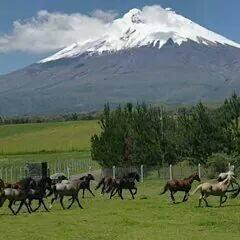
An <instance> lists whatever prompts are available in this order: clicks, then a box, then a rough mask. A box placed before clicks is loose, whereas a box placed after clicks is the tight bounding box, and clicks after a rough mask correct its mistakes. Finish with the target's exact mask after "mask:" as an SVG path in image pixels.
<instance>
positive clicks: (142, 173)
mask: <svg viewBox="0 0 240 240" xmlns="http://www.w3.org/2000/svg"><path fill="white" fill-rule="evenodd" d="M141 182H142V183H143V165H141Z"/></svg>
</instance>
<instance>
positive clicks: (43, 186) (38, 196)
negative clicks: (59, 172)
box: [28, 177, 52, 212]
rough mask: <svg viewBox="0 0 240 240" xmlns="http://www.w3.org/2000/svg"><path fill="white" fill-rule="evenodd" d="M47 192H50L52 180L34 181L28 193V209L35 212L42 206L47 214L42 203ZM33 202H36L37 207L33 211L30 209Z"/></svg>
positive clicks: (45, 178) (46, 178)
mask: <svg viewBox="0 0 240 240" xmlns="http://www.w3.org/2000/svg"><path fill="white" fill-rule="evenodd" d="M47 190H48V191H50V192H51V191H52V180H51V178H49V177H44V178H41V179H40V180H37V181H35V183H34V184H33V185H32V186H31V189H30V190H29V192H28V200H29V208H30V210H31V211H32V212H35V211H37V210H38V209H39V208H40V207H41V205H43V207H44V209H45V210H46V211H47V212H49V210H48V208H47V207H46V205H45V202H44V198H45V197H46V191H47ZM33 200H38V206H37V207H36V208H35V209H32V201H33Z"/></svg>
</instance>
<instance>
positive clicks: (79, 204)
mask: <svg viewBox="0 0 240 240" xmlns="http://www.w3.org/2000/svg"><path fill="white" fill-rule="evenodd" d="M75 199H76V201H77V203H78V206H79V207H80V208H81V209H83V207H82V205H81V203H80V201H79V199H78V195H77V196H76V198H75Z"/></svg>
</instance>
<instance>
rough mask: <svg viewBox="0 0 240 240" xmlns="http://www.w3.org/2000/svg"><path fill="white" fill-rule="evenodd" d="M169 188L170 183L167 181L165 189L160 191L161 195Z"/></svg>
mask: <svg viewBox="0 0 240 240" xmlns="http://www.w3.org/2000/svg"><path fill="white" fill-rule="evenodd" d="M167 190H168V183H166V185H165V187H164V189H163V191H162V192H161V193H160V195H162V194H164V193H165V192H166V191H167Z"/></svg>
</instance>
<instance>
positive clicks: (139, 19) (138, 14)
mask: <svg viewBox="0 0 240 240" xmlns="http://www.w3.org/2000/svg"><path fill="white" fill-rule="evenodd" d="M123 19H124V20H126V22H129V23H133V24H138V23H144V17H143V15H142V11H141V10H140V9H137V8H133V9H132V10H130V11H129V12H128V13H126V14H125V15H124V16H123Z"/></svg>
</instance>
